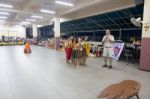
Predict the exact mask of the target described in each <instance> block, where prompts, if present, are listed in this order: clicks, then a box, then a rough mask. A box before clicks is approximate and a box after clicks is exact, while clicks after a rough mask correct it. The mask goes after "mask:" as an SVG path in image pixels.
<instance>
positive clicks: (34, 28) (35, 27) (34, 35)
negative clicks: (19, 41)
mask: <svg viewBox="0 0 150 99" xmlns="http://www.w3.org/2000/svg"><path fill="white" fill-rule="evenodd" d="M32 28H33V38H36V37H37V36H38V30H37V25H36V24H33V25H32Z"/></svg>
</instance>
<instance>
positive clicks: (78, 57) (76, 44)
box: [65, 37, 90, 67]
mask: <svg viewBox="0 0 150 99" xmlns="http://www.w3.org/2000/svg"><path fill="white" fill-rule="evenodd" d="M87 39H88V38H87V37H84V38H73V37H70V38H68V40H67V41H66V42H65V52H66V62H67V63H70V60H71V63H72V64H74V65H76V66H77V67H79V65H85V63H86V58H87V57H88V56H89V54H90V44H89V43H88V42H87Z"/></svg>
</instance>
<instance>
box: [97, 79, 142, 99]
mask: <svg viewBox="0 0 150 99" xmlns="http://www.w3.org/2000/svg"><path fill="white" fill-rule="evenodd" d="M140 88H141V84H140V83H138V82H137V81H133V80H125V81H122V82H120V83H118V84H112V85H110V86H108V87H106V88H105V89H104V90H103V91H102V92H101V93H100V94H99V95H98V97H97V99H99V98H106V99H130V98H131V97H133V96H136V97H137V99H140V98H139V95H138V93H139V91H140Z"/></svg>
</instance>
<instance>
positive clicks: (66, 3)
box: [55, 1, 74, 7]
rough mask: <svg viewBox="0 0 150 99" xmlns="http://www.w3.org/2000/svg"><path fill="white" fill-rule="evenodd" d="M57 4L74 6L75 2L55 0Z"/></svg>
mask: <svg viewBox="0 0 150 99" xmlns="http://www.w3.org/2000/svg"><path fill="white" fill-rule="evenodd" d="M55 3H56V4H61V5H66V6H71V7H72V6H74V4H72V3H68V2H62V1H55Z"/></svg>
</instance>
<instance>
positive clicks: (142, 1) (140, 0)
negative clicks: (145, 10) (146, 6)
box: [135, 0, 144, 5]
mask: <svg viewBox="0 0 150 99" xmlns="http://www.w3.org/2000/svg"><path fill="white" fill-rule="evenodd" d="M142 3H144V0H135V5H139V4H142Z"/></svg>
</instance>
